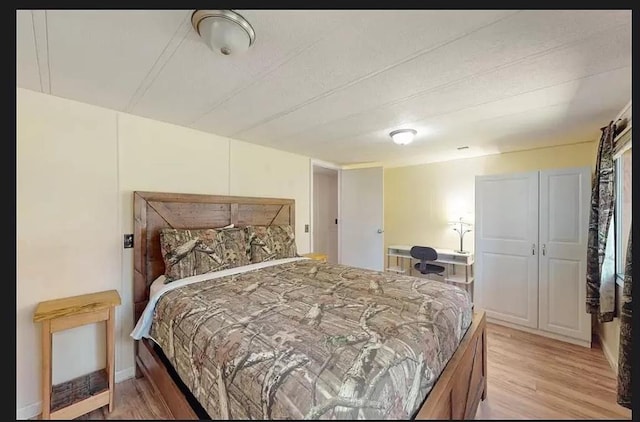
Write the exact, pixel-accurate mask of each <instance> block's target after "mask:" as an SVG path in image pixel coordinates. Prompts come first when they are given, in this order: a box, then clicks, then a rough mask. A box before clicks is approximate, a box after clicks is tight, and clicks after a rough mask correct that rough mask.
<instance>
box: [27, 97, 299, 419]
mask: <svg viewBox="0 0 640 422" xmlns="http://www.w3.org/2000/svg"><path fill="white" fill-rule="evenodd" d="M309 165H310V164H309V158H307V157H303V156H300V155H296V154H290V153H286V152H282V151H278V150H274V149H270V148H265V147H260V146H256V145H253V144H248V143H245V142H241V141H236V140H231V139H228V138H224V137H220V136H216V135H212V134H208V133H204V132H199V131H196V130H192V129H188V128H184V127H180V126H175V125H171V124H167V123H162V122H158V121H154V120H150V119H145V118H141V117H137V116H132V115H128V114H125V113H120V112H116V111H113V110H108V109H104V108H100V107H95V106H91V105H88V104H84V103H80V102H76V101H70V100H66V99H62V98H57V97H53V96H49V95H45V94H41V93H36V92H33V91H29V90H25V89H21V88H19V89H18V90H17V179H18V180H17V252H18V257H17V258H18V259H17V280H16V285H17V298H16V302H17V303H16V305H17V312H16V317H17V327H16V331H17V346H16V348H17V350H16V351H17V361H16V365H17V371H16V372H17V374H18V376H17V379H16V383H17V403H16V407H17V417H21V418H28V417H32V416H35V415H37V414H38V413H39V412H40V340H39V328H40V327H39V325H36V324H34V323H33V322H32V321H31V318H32V313H33V310H34V309H35V306H36V304H37V303H38V302H39V301H42V300H48V299H52V298H57V297H63V296H69V295H78V294H83V293H89V292H94V291H99V290H107V289H116V290H118V292H119V293H120V295H121V297H122V301H123V304H122V306H120V307H119V308H118V310H117V325H116V330H117V331H116V336H117V342H116V379H117V380H122V379H125V378H127V377H130V376H133V368H134V366H133V365H134V359H133V341H132V340H131V339H130V337H129V332H130V331H131V329H132V328H133V323H134V321H133V317H132V314H133V307H132V303H131V302H132V292H133V249H123V248H122V235H123V234H124V233H132V232H133V204H132V202H133V200H132V192H133V191H134V190H153V191H168V192H188V193H207V194H220V195H229V194H230V195H254V196H272V197H273V196H276V197H284V198H295V199H296V235H297V236H296V238H297V246H298V251H299V252H300V253H305V252H308V251H309V235H308V233H304V225H305V224H308V222H309V221H308V219H309V190H310V189H309ZM103 336H104V328H102V327H99V326H89V327H80V328H77V329H74V330H70V331H67V332H63V333H60V334H56V335H55V337H54V351H53V356H54V357H53V359H54V374H53V377H54V379H53V380H54V383H59V382H63V381H65V380H68V379H71V378H73V377H75V376H78V375H81V374H84V373H86V372H90V371H92V370H95V369H98V368H100V367H103V366H104V341H103V340H102V339H103Z"/></svg>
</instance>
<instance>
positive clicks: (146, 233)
mask: <svg viewBox="0 0 640 422" xmlns="http://www.w3.org/2000/svg"><path fill="white" fill-rule="evenodd" d="M133 214H134V246H133V257H134V281H133V285H134V288H133V301H134V316H135V321H137V320H138V318H139V317H140V314H142V311H143V310H144V307H145V306H146V304H147V301H148V300H149V286H150V285H151V283H152V282H153V280H155V279H156V278H158V277H159V276H160V275H162V274H164V262H163V260H162V254H161V252H160V230H161V229H163V228H167V227H170V228H176V229H203V228H216V227H224V226H226V225H228V224H235V225H236V226H238V227H244V226H247V225H257V226H268V225H272V224H290V225H291V227H292V228H293V229H294V230H295V226H296V225H295V214H296V213H295V200H293V199H279V198H251V197H244V196H219V195H197V194H188V193H165V192H134V193H133Z"/></svg>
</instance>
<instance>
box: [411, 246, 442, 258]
mask: <svg viewBox="0 0 640 422" xmlns="http://www.w3.org/2000/svg"><path fill="white" fill-rule="evenodd" d="M409 253H410V254H411V256H412V257H413V258H415V259H419V260H420V261H421V262H423V261H435V260H437V259H438V252H436V250H435V249H433V248H430V247H429V246H414V247H412V248H411V250H410V251H409Z"/></svg>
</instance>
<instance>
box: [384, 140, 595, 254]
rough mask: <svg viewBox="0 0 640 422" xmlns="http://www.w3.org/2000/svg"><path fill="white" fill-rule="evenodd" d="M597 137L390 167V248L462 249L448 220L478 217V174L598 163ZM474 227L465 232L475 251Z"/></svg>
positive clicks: (387, 189)
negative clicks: (475, 208)
mask: <svg viewBox="0 0 640 422" xmlns="http://www.w3.org/2000/svg"><path fill="white" fill-rule="evenodd" d="M596 152H597V142H595V141H594V142H585V143H580V144H573V145H566V146H558V147H551V148H540V149H534V150H529V151H518V152H510V153H504V154H495V155H487V156H483V157H475V158H467V159H461V160H454V161H446V162H440V163H430V164H423V165H416V166H406V167H395V168H386V169H385V171H384V229H385V238H384V240H385V248H386V247H387V246H388V245H393V244H402V245H432V246H436V247H440V248H451V249H457V248H458V247H459V243H460V240H459V239H460V238H459V236H458V233H456V232H454V231H453V230H452V227H451V226H449V225H448V224H447V222H448V221H449V220H451V219H457V217H458V216H459V215H460V214H461V213H469V214H470V215H471V216H472V217H473V213H474V206H475V202H474V201H475V199H474V197H475V191H474V186H475V176H480V175H487V174H501V173H515V172H525V171H533V170H537V169H552V168H561V167H579V166H592V168H595V157H596ZM473 234H474V232H473V231H472V232H470V233H467V234H466V235H465V237H464V248H465V249H466V250H470V251H473V244H474V239H473Z"/></svg>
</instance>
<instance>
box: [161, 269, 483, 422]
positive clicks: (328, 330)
mask: <svg viewBox="0 0 640 422" xmlns="http://www.w3.org/2000/svg"><path fill="white" fill-rule="evenodd" d="M471 314H472V312H471V304H470V300H469V297H468V294H467V293H466V292H464V291H463V290H461V289H459V288H457V287H454V286H451V285H447V284H444V283H441V282H437V281H430V280H426V279H421V278H416V277H409V276H402V275H396V274H391V273H380V272H375V271H368V270H362V269H357V268H353V267H347V266H342V265H334V264H326V263H321V262H318V261H312V260H300V261H296V262H290V263H285V264H279V265H275V266H272V267H268V268H262V269H258V270H254V271H250V272H245V273H242V274H237V275H232V276H227V277H223V278H218V279H214V280H209V281H203V282H198V283H194V284H190V285H186V286H182V287H179V288H177V289H175V290H172V291H169V292H167V293H165V294H164V296H162V297H161V298H160V300H159V301H158V304H157V305H156V309H155V313H154V316H153V322H152V325H151V331H150V334H151V337H152V338H153V339H154V340H155V341H156V342H157V343H158V344H159V345H160V347H161V348H162V349H163V351H164V353H165V354H166V356H167V357H168V359H169V360H170V362H171V363H172V364H173V366H174V368H175V369H176V371H177V373H178V374H179V376H180V378H181V379H182V380H183V381H184V383H185V384H186V385H187V386H188V388H189V389H190V391H191V392H192V393H193V395H194V396H195V397H196V399H197V400H198V401H199V402H200V404H201V405H202V406H203V408H204V409H205V410H206V411H207V412H208V414H209V416H210V417H211V418H213V419H220V418H222V419H302V418H307V419H408V418H411V417H412V416H413V415H414V413H415V412H416V411H417V410H418V409H419V408H420V405H421V404H422V402H423V400H424V399H425V397H426V396H427V394H428V393H429V391H430V390H431V388H432V386H433V385H434V383H435V381H436V380H437V378H438V376H439V375H440V373H441V372H442V370H443V369H444V366H445V365H446V363H447V362H448V360H449V359H450V357H451V356H452V354H453V353H454V351H455V349H456V347H457V346H458V344H459V342H460V340H461V338H462V337H463V335H464V333H465V332H466V330H467V328H468V327H469V324H470V322H471V316H472V315H471Z"/></svg>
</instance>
